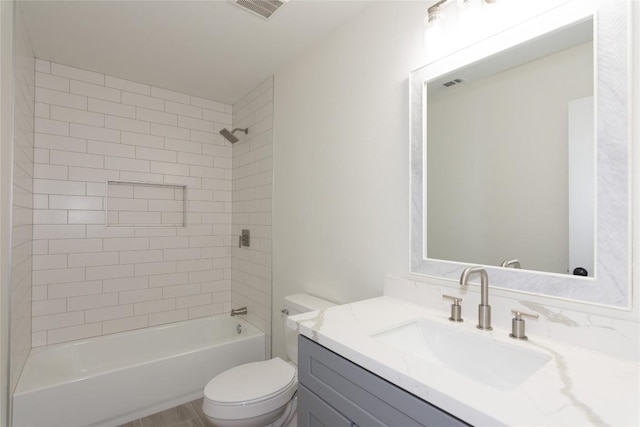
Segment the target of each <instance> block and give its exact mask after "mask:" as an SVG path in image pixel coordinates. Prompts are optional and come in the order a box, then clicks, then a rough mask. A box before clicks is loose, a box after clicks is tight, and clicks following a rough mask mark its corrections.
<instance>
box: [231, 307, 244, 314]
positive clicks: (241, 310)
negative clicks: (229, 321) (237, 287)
mask: <svg viewBox="0 0 640 427" xmlns="http://www.w3.org/2000/svg"><path fill="white" fill-rule="evenodd" d="M241 314H247V307H240V308H232V309H231V315H232V316H239V315H241Z"/></svg>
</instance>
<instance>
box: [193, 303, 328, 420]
mask: <svg viewBox="0 0 640 427" xmlns="http://www.w3.org/2000/svg"><path fill="white" fill-rule="evenodd" d="M333 305H335V304H333V303H331V302H329V301H326V300H323V299H321V298H317V297H314V296H312V295H308V294H295V295H289V296H287V297H285V298H284V308H283V310H282V312H283V313H285V314H287V315H288V316H289V315H294V314H300V313H305V312H308V311H313V310H324V309H326V308H328V307H331V306H333ZM286 323H287V322H286V317H285V318H284V319H283V327H284V331H285V342H286V346H287V356H288V357H289V359H290V361H288V362H287V361H284V360H282V359H281V358H279V357H274V358H273V359H270V360H264V361H260V362H253V363H245V364H244V365H239V366H236V367H233V368H231V369H228V370H226V371H224V372H222V373H220V374H218V375H216V376H215V377H214V378H213V379H212V380H211V381H209V382H208V383H207V385H206V387H205V388H204V399H203V401H202V411H203V412H204V414H205V415H206V417H207V419H208V420H209V422H211V423H212V424H213V425H214V426H216V427H265V426H272V427H288V426H295V425H296V409H297V398H296V391H297V390H298V369H297V363H298V334H297V333H296V332H295V331H293V330H291V329H289V328H287V324H286Z"/></svg>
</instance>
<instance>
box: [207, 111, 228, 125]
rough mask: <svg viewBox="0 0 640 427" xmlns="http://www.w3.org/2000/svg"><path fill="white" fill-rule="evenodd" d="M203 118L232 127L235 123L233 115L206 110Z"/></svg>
mask: <svg viewBox="0 0 640 427" xmlns="http://www.w3.org/2000/svg"><path fill="white" fill-rule="evenodd" d="M202 118H203V119H204V120H208V121H210V122H216V123H222V124H223V125H225V126H228V125H231V123H232V121H233V120H232V117H231V114H229V113H222V112H220V111H213V110H204V112H203V114H202Z"/></svg>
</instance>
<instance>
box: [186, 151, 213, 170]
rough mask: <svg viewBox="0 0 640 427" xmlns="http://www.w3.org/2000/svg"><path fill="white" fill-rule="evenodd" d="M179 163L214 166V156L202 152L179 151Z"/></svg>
mask: <svg viewBox="0 0 640 427" xmlns="http://www.w3.org/2000/svg"><path fill="white" fill-rule="evenodd" d="M178 163H186V164H188V165H198V166H208V167H212V166H213V157H212V156H206V155H202V154H192V153H178Z"/></svg>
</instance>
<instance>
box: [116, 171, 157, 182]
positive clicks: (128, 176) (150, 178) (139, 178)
mask: <svg viewBox="0 0 640 427" xmlns="http://www.w3.org/2000/svg"><path fill="white" fill-rule="evenodd" d="M120 179H121V180H123V181H134V182H145V183H148V184H162V183H163V182H164V176H163V175H159V174H155V173H141V172H126V171H122V172H120Z"/></svg>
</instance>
